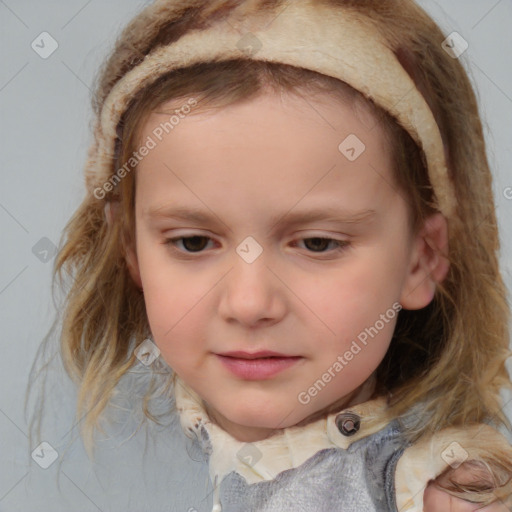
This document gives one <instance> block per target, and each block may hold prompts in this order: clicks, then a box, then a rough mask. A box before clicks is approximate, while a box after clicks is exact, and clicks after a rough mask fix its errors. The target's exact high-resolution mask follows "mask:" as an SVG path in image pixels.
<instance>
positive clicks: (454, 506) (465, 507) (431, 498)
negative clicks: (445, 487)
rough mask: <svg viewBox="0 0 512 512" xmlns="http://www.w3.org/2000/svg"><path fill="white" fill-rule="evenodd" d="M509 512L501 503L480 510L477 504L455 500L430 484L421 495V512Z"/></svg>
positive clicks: (480, 507)
mask: <svg viewBox="0 0 512 512" xmlns="http://www.w3.org/2000/svg"><path fill="white" fill-rule="evenodd" d="M474 510H478V511H479V512H511V511H510V509H509V508H508V507H507V506H506V505H505V504H503V503H502V502H501V501H499V500H498V501H497V502H496V503H492V504H491V505H487V506H485V507H483V508H482V505H480V504H478V503H470V502H469V501H465V500H461V499H459V498H455V497H453V496H451V495H450V494H448V493H447V492H444V491H442V490H441V489H439V488H438V487H436V486H435V485H434V482H430V483H429V485H428V486H427V488H426V489H425V493H424V494H423V512H473V511H474Z"/></svg>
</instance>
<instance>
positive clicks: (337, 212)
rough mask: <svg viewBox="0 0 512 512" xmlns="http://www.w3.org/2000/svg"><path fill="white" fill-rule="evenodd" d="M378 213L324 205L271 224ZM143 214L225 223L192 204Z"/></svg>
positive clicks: (358, 220) (359, 219)
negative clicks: (351, 210)
mask: <svg viewBox="0 0 512 512" xmlns="http://www.w3.org/2000/svg"><path fill="white" fill-rule="evenodd" d="M376 213H377V212H376V211H375V210H372V209H369V210H361V211H353V212H350V211H347V210H343V209H342V208H339V207H334V206H324V207H319V208H318V207H317V208H310V209H304V210H297V211H292V210H290V211H288V212H285V213H279V214H277V215H273V216H272V217H270V226H271V228H274V227H275V226H276V225H281V224H286V225H288V226H295V225H298V224H305V223H308V222H315V221H327V222H333V223H337V224H362V223H365V222H371V221H372V220H373V219H374V218H375V215H376ZM142 215H143V217H146V218H148V219H155V220H156V219H167V218H168V219H176V220H185V221H190V222H196V223H199V224H201V223H214V224H217V223H218V224H224V225H225V223H224V222H223V221H222V220H221V219H220V218H219V217H218V216H217V215H215V214H214V213H213V212H211V211H208V210H204V209H201V208H196V207H191V206H187V207H185V206H180V205H164V206H160V207H151V208H148V209H146V210H144V211H143V214H142Z"/></svg>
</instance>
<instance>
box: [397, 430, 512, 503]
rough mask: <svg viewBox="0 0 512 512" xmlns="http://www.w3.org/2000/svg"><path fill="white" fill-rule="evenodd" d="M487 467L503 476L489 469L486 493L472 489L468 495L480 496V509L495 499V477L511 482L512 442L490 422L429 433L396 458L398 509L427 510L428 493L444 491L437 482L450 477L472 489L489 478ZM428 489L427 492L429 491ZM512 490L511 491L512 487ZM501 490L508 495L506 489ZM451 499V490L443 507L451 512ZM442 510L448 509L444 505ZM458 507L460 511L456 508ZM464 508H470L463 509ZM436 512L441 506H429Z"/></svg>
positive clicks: (503, 481)
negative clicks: (483, 471)
mask: <svg viewBox="0 0 512 512" xmlns="http://www.w3.org/2000/svg"><path fill="white" fill-rule="evenodd" d="M482 467H483V468H487V469H491V470H492V468H493V467H495V468H497V472H498V473H499V475H498V478H497V475H495V474H494V473H493V474H491V473H490V472H489V471H487V470H486V471H485V472H486V476H487V478H486V479H484V480H486V481H487V482H488V484H487V490H482V491H481V492H477V491H476V490H475V491H474V492H471V493H470V494H471V496H469V494H468V499H469V498H471V500H472V501H477V500H478V501H479V503H480V505H479V506H480V507H481V506H482V503H486V502H487V501H486V500H488V499H489V498H490V497H494V499H495V498H496V495H493V492H492V490H491V488H492V486H493V485H495V483H496V481H498V486H500V485H501V486H505V487H507V485H506V484H507V480H508V484H511V483H512V482H511V479H512V446H511V445H510V443H509V442H508V440H507V439H506V438H505V436H504V435H503V434H501V433H500V432H499V431H498V430H496V429H495V428H493V427H491V426H489V425H487V424H478V425H472V426H469V427H466V428H457V427H450V428H446V429H444V430H441V431H439V432H436V433H434V434H431V435H428V436H424V437H423V438H421V439H420V440H419V441H417V442H416V443H414V444H412V445H411V446H409V447H408V448H406V449H405V450H404V452H403V454H402V456H401V457H400V459H399V460H398V462H397V465H396V470H395V495H396V505H397V509H398V510H400V511H403V512H406V511H407V512H422V511H424V508H423V506H424V501H423V500H424V497H427V496H428V495H429V494H430V495H431V496H434V494H435V493H438V492H443V491H441V490H440V488H439V487H437V486H435V485H432V484H437V483H446V480H448V479H447V475H449V476H450V479H451V480H452V481H453V480H455V481H457V482H459V481H461V483H462V484H463V485H464V486H467V487H468V488H470V487H471V486H472V485H471V484H473V483H475V484H479V485H478V486H477V487H479V486H480V487H481V486H482V484H483V482H484V480H483V479H482V471H481V468H482ZM459 468H460V469H459ZM471 468H473V469H474V471H473V470H472V469H471ZM478 468H479V469H478ZM457 470H458V472H457ZM507 475H508V478H507ZM500 476H501V481H500ZM503 477H504V478H503ZM471 478H473V480H474V482H473V481H472V480H471ZM443 480H445V482H443ZM473 487H474V485H473ZM427 488H428V491H427V494H426V495H425V490H426V489H427ZM508 491H510V486H509V488H508ZM502 492H505V493H506V492H507V490H506V489H502ZM443 494H446V493H443ZM424 495H425V496H424ZM441 496H442V495H441ZM509 496H510V494H509ZM452 498H453V497H452V496H450V495H449V494H447V499H448V501H447V504H448V506H447V507H446V508H445V509H444V510H451V508H450V507H451V505H450V499H452ZM453 499H455V498H453ZM505 499H506V496H505ZM461 501H462V500H461ZM473 505H475V503H473ZM439 510H443V509H442V508H439ZM454 510H458V509H457V508H454ZM460 510H466V509H464V508H461V509H460ZM468 510H473V509H468ZM484 510H487V509H484ZM489 510H493V509H489ZM496 510H500V509H496ZM505 510H506V509H505ZM431 511H432V512H436V509H435V508H431V509H428V510H427V509H425V512H431Z"/></svg>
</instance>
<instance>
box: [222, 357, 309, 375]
mask: <svg viewBox="0 0 512 512" xmlns="http://www.w3.org/2000/svg"><path fill="white" fill-rule="evenodd" d="M215 355H216V356H217V358H218V359H219V360H220V362H221V363H222V365H223V366H224V367H225V368H226V369H227V370H229V371H230V372H231V373H233V374H234V375H235V376H237V377H239V378H241V379H244V380H265V379H269V378H271V377H273V376H274V375H277V374H278V373H281V372H282V371H285V370H287V369H288V368H290V367H292V366H294V365H295V364H297V363H298V362H299V361H300V360H301V359H303V358H302V357H301V356H290V355H287V354H280V353H278V352H271V351H266V350H265V351H259V352H244V351H234V352H224V353H222V354H215Z"/></svg>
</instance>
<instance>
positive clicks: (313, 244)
mask: <svg viewBox="0 0 512 512" xmlns="http://www.w3.org/2000/svg"><path fill="white" fill-rule="evenodd" d="M302 240H303V241H304V246H305V247H306V248H307V249H308V250H311V252H319V253H323V252H326V251H325V249H327V248H328V247H329V244H331V243H334V244H335V248H334V249H335V250H336V249H338V250H339V249H343V248H344V247H345V246H347V245H348V242H345V241H343V240H334V239H333V238H322V237H313V238H303V239H302Z"/></svg>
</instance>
